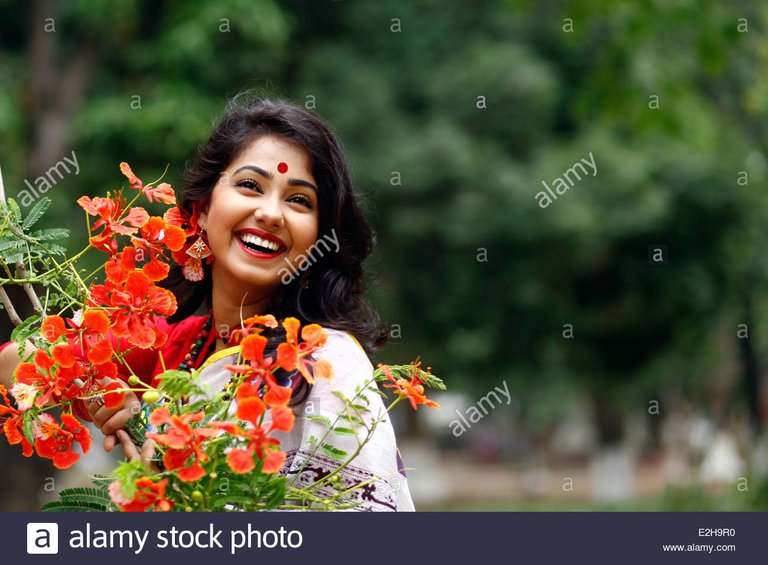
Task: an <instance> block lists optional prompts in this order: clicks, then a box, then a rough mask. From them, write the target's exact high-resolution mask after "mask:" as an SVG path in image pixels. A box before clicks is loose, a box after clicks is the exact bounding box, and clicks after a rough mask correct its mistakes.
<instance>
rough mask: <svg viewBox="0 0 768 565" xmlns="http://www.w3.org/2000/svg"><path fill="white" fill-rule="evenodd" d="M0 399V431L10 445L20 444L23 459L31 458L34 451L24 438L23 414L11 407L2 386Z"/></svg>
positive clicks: (0, 387) (0, 386)
mask: <svg viewBox="0 0 768 565" xmlns="http://www.w3.org/2000/svg"><path fill="white" fill-rule="evenodd" d="M0 397H2V400H3V404H4V405H3V404H0V430H2V432H3V433H4V434H5V437H6V438H8V443H10V444H11V445H18V444H21V449H22V453H23V454H24V457H31V456H32V454H33V453H34V450H33V449H32V445H31V444H30V443H29V441H27V438H26V437H24V433H23V429H24V421H23V418H24V414H23V412H22V411H21V410H16V409H15V408H13V407H12V406H11V401H10V400H9V399H8V394H7V391H6V390H5V387H4V386H3V385H0Z"/></svg>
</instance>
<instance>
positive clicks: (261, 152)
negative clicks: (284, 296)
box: [199, 135, 319, 302]
mask: <svg viewBox="0 0 768 565" xmlns="http://www.w3.org/2000/svg"><path fill="white" fill-rule="evenodd" d="M316 186H317V183H316V182H315V179H314V177H313V176H312V172H311V167H310V159H309V155H308V154H307V153H306V151H304V150H303V149H302V148H300V147H299V146H297V145H294V144H292V143H290V142H289V141H287V140H285V139H284V138H282V137H279V136H274V135H264V136H262V137H259V138H258V139H256V140H255V141H253V142H252V143H251V144H250V145H249V146H248V147H246V148H245V149H244V150H243V151H242V152H241V153H240V154H239V155H238V156H236V157H235V159H234V160H233V161H232V163H231V164H230V165H229V167H227V168H226V169H225V170H224V171H223V172H222V174H221V176H220V179H219V182H218V183H217V184H216V186H215V187H214V189H213V192H212V193H211V197H210V201H209V202H208V204H207V206H205V207H204V208H203V211H202V212H201V214H200V219H199V223H200V226H201V227H203V228H204V229H205V230H206V231H207V232H208V243H209V246H210V248H211V251H213V255H214V257H215V260H214V263H213V266H212V269H213V277H214V285H215V286H220V288H222V289H227V292H232V291H238V292H239V291H241V290H242V291H247V292H248V296H247V297H246V302H251V301H252V300H255V299H262V298H264V297H265V296H267V295H271V294H272V293H274V292H275V291H276V290H277V289H278V288H279V287H280V285H281V284H282V283H281V278H283V277H284V276H285V274H286V272H290V273H295V272H296V269H297V268H298V267H299V265H300V264H301V262H302V260H303V258H301V259H299V256H300V255H302V254H304V253H305V252H307V251H308V250H309V248H310V247H311V246H312V244H313V243H315V241H316V240H317V231H318V222H319V218H318V195H317V188H316ZM289 264H290V265H289ZM218 283H225V284H223V285H219V284H218ZM233 298H235V299H236V300H237V301H238V302H239V301H240V300H242V298H243V297H242V295H241V296H237V297H233Z"/></svg>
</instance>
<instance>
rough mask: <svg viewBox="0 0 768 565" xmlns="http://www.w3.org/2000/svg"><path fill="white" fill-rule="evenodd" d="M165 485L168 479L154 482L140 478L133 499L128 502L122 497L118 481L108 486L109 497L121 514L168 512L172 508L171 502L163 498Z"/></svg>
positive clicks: (147, 478) (146, 478)
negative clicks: (150, 511)
mask: <svg viewBox="0 0 768 565" xmlns="http://www.w3.org/2000/svg"><path fill="white" fill-rule="evenodd" d="M167 484H168V479H163V480H161V481H158V482H154V481H153V480H152V479H150V478H149V477H142V478H140V479H138V480H137V481H136V492H135V493H134V494H133V498H131V499H130V500H128V499H126V498H125V496H123V493H122V486H121V485H120V481H113V482H112V483H110V485H109V497H110V498H111V499H112V502H114V503H115V504H117V505H118V507H119V508H120V510H121V511H122V512H146V511H147V510H149V509H152V510H154V511H156V512H168V511H169V510H170V509H171V508H173V502H171V501H170V500H168V499H167V498H166V496H165V487H166V485H167Z"/></svg>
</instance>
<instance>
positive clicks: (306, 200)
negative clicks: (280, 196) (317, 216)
mask: <svg viewBox="0 0 768 565" xmlns="http://www.w3.org/2000/svg"><path fill="white" fill-rule="evenodd" d="M288 202H297V203H298V204H302V205H303V206H306V207H307V208H309V209H310V210H311V209H312V201H311V200H310V199H309V198H307V197H306V196H304V195H303V194H295V195H294V196H291V197H290V198H289V199H288Z"/></svg>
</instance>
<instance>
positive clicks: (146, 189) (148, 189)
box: [120, 162, 176, 205]
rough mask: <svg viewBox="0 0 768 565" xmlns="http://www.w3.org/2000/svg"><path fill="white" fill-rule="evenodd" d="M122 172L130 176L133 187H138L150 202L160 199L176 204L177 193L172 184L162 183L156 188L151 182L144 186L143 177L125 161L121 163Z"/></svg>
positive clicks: (129, 179)
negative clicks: (134, 172) (136, 173)
mask: <svg viewBox="0 0 768 565" xmlns="http://www.w3.org/2000/svg"><path fill="white" fill-rule="evenodd" d="M120 172H121V173H123V174H124V175H125V176H126V177H128V182H129V183H130V186H131V188H136V189H138V190H140V191H141V192H143V193H144V195H145V196H146V197H147V200H149V201H150V202H153V201H154V200H158V201H159V202H162V203H163V204H174V205H175V204H176V194H175V193H174V192H173V188H171V185H170V184H168V183H167V182H163V183H160V184H159V185H157V187H156V188H155V187H153V186H152V185H151V184H148V185H147V186H144V183H143V182H141V179H140V178H139V177H137V176H136V175H135V174H133V170H131V166H130V165H129V164H128V163H125V162H123V163H120Z"/></svg>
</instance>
